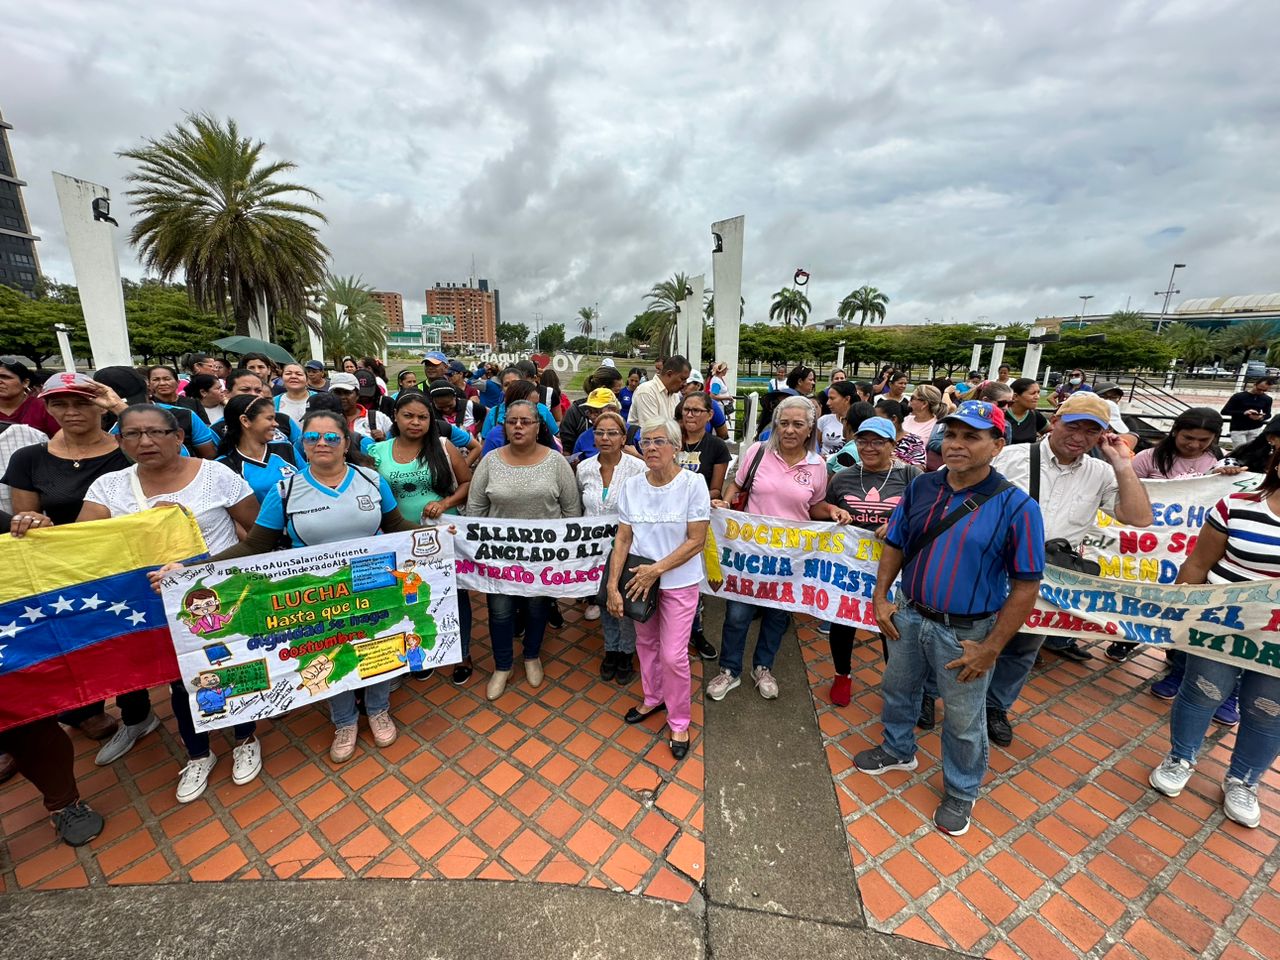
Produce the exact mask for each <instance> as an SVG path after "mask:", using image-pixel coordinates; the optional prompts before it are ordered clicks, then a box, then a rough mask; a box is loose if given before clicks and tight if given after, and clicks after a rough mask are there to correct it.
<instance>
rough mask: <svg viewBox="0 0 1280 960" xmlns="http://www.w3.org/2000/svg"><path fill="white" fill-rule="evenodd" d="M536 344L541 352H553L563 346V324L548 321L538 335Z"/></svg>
mask: <svg viewBox="0 0 1280 960" xmlns="http://www.w3.org/2000/svg"><path fill="white" fill-rule="evenodd" d="M538 346H539V347H540V348H541V349H542V352H543V353H554V352H555V351H556V350H559V349H560V348H561V347H563V346H564V324H563V323H549V324H547V325H546V326H545V327H543V328H542V333H541V334H539V335H538Z"/></svg>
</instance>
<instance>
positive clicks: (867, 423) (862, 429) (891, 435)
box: [854, 417, 898, 440]
mask: <svg viewBox="0 0 1280 960" xmlns="http://www.w3.org/2000/svg"><path fill="white" fill-rule="evenodd" d="M859 433H874V434H876V435H877V436H880V437H884V438H885V439H886V440H897V439H898V431H897V429H896V428H895V427H894V425H893V421H892V420H890V419H889V418H888V417H867V419H865V420H863V421H862V423H861V424H859V425H858V429H857V430H856V431H855V432H854V436H857V435H858V434H859Z"/></svg>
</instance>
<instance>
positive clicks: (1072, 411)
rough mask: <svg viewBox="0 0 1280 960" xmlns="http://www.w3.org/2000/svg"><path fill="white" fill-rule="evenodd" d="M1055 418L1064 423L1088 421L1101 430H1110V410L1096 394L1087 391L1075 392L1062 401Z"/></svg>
mask: <svg viewBox="0 0 1280 960" xmlns="http://www.w3.org/2000/svg"><path fill="white" fill-rule="evenodd" d="M1056 418H1057V419H1060V420H1063V421H1065V422H1066V423H1076V422H1078V421H1080V420H1089V421H1092V422H1093V423H1096V424H1097V425H1098V426H1100V427H1101V428H1102V429H1103V430H1110V429H1111V408H1110V407H1108V406H1107V402H1106V401H1105V400H1103V399H1102V398H1101V397H1100V396H1098V395H1097V394H1096V393H1092V392H1088V391H1077V392H1075V393H1073V394H1072V395H1071V396H1069V397H1067V399H1066V400H1064V401H1062V404H1061V405H1060V406H1059V407H1058V412H1057V417H1056Z"/></svg>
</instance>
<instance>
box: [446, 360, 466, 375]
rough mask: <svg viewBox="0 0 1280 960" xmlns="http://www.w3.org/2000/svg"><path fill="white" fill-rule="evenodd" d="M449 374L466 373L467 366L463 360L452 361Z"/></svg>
mask: <svg viewBox="0 0 1280 960" xmlns="http://www.w3.org/2000/svg"><path fill="white" fill-rule="evenodd" d="M449 372H450V373H466V372H467V365H466V364H465V363H463V362H462V361H461V360H450V361H449Z"/></svg>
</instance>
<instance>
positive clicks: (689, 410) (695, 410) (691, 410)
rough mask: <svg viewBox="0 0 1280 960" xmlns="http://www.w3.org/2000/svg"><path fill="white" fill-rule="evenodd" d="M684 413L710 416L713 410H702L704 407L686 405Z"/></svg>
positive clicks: (686, 414)
mask: <svg viewBox="0 0 1280 960" xmlns="http://www.w3.org/2000/svg"><path fill="white" fill-rule="evenodd" d="M684 415H685V416H686V417H709V416H711V411H710V410H702V409H700V408H698V407H685V408H684Z"/></svg>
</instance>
